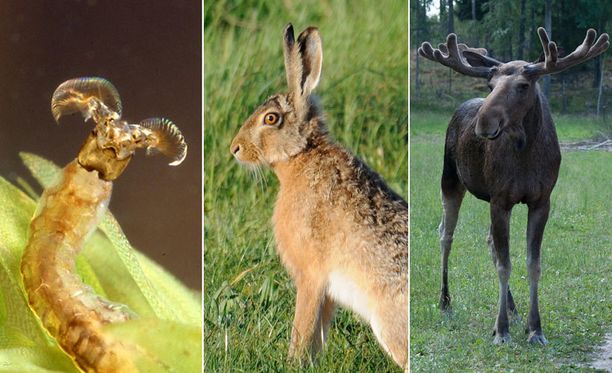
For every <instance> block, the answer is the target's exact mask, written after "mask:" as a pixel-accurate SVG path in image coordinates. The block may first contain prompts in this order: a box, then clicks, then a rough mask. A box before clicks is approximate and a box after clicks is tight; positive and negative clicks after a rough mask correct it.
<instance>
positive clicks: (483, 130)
mask: <svg viewBox="0 0 612 373" xmlns="http://www.w3.org/2000/svg"><path fill="white" fill-rule="evenodd" d="M503 124H504V116H503V114H502V113H500V112H497V111H496V110H491V111H485V112H483V113H480V114H479V115H478V118H477V120H476V128H474V132H475V133H476V135H478V136H481V137H485V138H487V139H489V140H493V139H495V138H496V137H497V136H499V134H500V133H501V130H502V127H503Z"/></svg>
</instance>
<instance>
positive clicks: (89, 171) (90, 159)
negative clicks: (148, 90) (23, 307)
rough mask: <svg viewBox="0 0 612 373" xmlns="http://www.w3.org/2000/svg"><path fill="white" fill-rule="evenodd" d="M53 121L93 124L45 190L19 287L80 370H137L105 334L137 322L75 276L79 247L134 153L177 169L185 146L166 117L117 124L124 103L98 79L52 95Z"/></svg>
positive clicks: (124, 348) (79, 82)
mask: <svg viewBox="0 0 612 373" xmlns="http://www.w3.org/2000/svg"><path fill="white" fill-rule="evenodd" d="M51 110H52V113H53V116H54V118H55V119H56V120H59V118H60V117H61V116H63V115H67V114H71V113H75V112H80V113H81V114H82V115H83V117H84V118H85V121H87V120H88V119H93V121H94V122H95V127H94V129H93V131H92V132H91V133H90V134H89V136H88V138H87V140H86V141H85V143H84V144H83V146H82V147H81V150H80V151H79V154H78V157H77V158H76V159H75V160H73V161H72V162H70V163H69V164H68V165H67V166H66V167H65V168H64V169H63V171H62V174H61V178H60V180H58V181H57V182H56V183H55V184H54V185H52V186H50V187H48V188H47V189H45V191H44V192H43V194H42V197H41V199H40V201H39V203H38V207H37V210H36V213H35V215H34V218H33V219H32V222H31V224H30V236H29V241H28V244H27V247H26V249H25V251H24V255H23V258H22V262H21V273H22V277H23V283H24V286H25V290H26V293H27V296H28V301H29V304H30V307H31V308H32V310H33V311H34V312H35V313H36V314H37V315H38V317H39V318H40V320H41V321H42V324H43V325H44V327H45V328H46V329H47V331H48V332H49V333H50V334H51V335H52V336H53V337H55V338H56V339H57V341H58V343H59V345H60V346H61V347H62V349H63V350H64V351H66V353H68V354H69V355H70V356H71V357H72V358H73V359H74V360H75V362H76V363H77V365H78V366H79V367H80V368H81V369H83V370H85V371H95V372H116V371H121V372H130V371H137V369H136V367H135V366H134V364H133V362H132V361H131V358H130V346H125V345H123V344H122V343H121V341H118V340H115V339H113V338H112V337H111V336H109V335H107V334H105V333H104V332H103V331H102V326H104V325H105V324H109V323H116V322H123V321H126V320H129V319H130V318H132V317H134V316H135V314H134V313H133V312H131V311H130V310H129V309H128V307H127V306H124V305H121V304H116V303H112V302H110V301H108V300H105V299H103V298H102V297H100V296H98V295H97V294H95V292H94V291H93V290H92V289H91V288H90V287H89V286H87V285H86V284H84V283H83V282H82V281H81V279H80V277H79V276H78V274H77V273H76V272H75V260H76V257H77V255H78V254H79V252H80V250H81V248H82V247H83V244H84V242H85V241H86V240H87V238H88V237H89V235H90V234H91V233H92V232H93V231H94V230H95V229H96V226H97V224H98V222H99V220H100V219H101V217H102V215H103V214H104V212H105V211H106V208H107V206H108V203H109V200H110V196H111V191H112V181H113V180H115V179H116V178H117V177H118V176H119V175H120V174H121V173H122V172H123V170H124V169H125V167H126V166H127V164H128V162H129V161H130V159H131V157H132V155H133V154H134V151H135V150H136V149H137V148H145V149H146V150H147V152H150V151H151V150H158V151H160V152H161V153H163V154H165V155H167V156H169V157H170V158H171V159H172V162H171V163H170V164H171V165H178V164H180V163H181V162H182V161H183V160H184V159H185V156H186V154H187V145H186V143H185V140H184V138H183V136H182V134H181V132H180V131H179V130H178V128H177V127H176V126H175V125H174V124H173V123H172V122H171V121H170V120H168V119H159V118H153V119H147V120H144V121H142V122H141V123H139V124H129V123H128V122H126V121H123V120H121V119H120V118H121V100H120V98H119V94H118V93H117V90H116V89H115V87H113V85H112V84H111V83H110V82H108V81H106V80H104V79H101V78H79V79H71V80H68V81H66V82H64V83H62V84H61V85H60V86H59V87H58V88H57V89H56V91H55V93H54V94H53V98H52V100H51Z"/></svg>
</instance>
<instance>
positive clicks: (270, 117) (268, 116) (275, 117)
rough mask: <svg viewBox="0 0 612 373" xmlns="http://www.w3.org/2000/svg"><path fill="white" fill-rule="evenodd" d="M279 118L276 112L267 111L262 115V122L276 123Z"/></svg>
mask: <svg viewBox="0 0 612 373" xmlns="http://www.w3.org/2000/svg"><path fill="white" fill-rule="evenodd" d="M279 119H280V116H279V115H278V114H276V113H268V114H266V116H265V117H264V123H265V124H268V125H274V124H277V123H278V121H279Z"/></svg>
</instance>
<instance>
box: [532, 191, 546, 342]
mask: <svg viewBox="0 0 612 373" xmlns="http://www.w3.org/2000/svg"><path fill="white" fill-rule="evenodd" d="M528 207H529V212H528V215H527V272H528V274H529V317H528V319H527V332H528V333H529V337H528V338H527V341H528V342H529V343H536V344H542V345H545V344H547V343H548V341H547V340H546V338H545V337H544V333H542V325H541V324H540V311H539V308H538V281H539V280H540V247H541V245H542V237H543V235H544V227H545V226H546V222H547V221H548V212H549V210H550V201H549V200H546V202H544V203H542V204H539V205H534V206H532V205H530V206H528Z"/></svg>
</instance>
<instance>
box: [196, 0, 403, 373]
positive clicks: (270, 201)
mask: <svg viewBox="0 0 612 373" xmlns="http://www.w3.org/2000/svg"><path fill="white" fill-rule="evenodd" d="M204 11H205V15H204V18H205V20H204V22H205V24H204V53H205V58H204V59H205V62H204V63H205V66H204V78H205V98H204V115H205V136H204V175H205V176H204V177H205V180H204V188H205V191H204V198H205V206H204V209H205V218H204V219H205V220H204V224H205V233H204V235H205V238H204V242H205V251H204V307H205V309H204V346H205V347H204V348H205V354H204V366H205V370H206V371H230V370H231V371H277V370H283V369H295V368H297V367H295V366H290V365H287V363H286V354H287V349H288V344H289V338H290V333H291V323H292V318H293V307H294V301H295V290H294V288H293V285H292V284H291V281H290V279H289V278H288V276H287V274H286V273H285V270H284V269H283V268H282V265H281V264H280V262H279V260H278V257H277V255H276V252H275V247H274V239H273V236H272V230H271V224H270V217H271V214H272V208H273V205H274V200H275V196H276V191H277V181H276V178H275V177H274V175H273V174H272V172H270V171H264V173H263V175H260V176H263V177H257V178H255V177H252V175H249V173H248V172H247V170H246V169H244V168H241V167H239V165H238V164H236V162H234V160H233V159H232V157H231V156H230V152H229V145H230V142H231V140H232V138H233V136H234V135H235V134H236V133H237V131H238V129H239V127H240V125H241V124H242V122H243V121H244V120H245V119H246V118H247V116H248V115H249V114H250V113H251V112H252V110H253V109H254V108H256V107H257V106H258V105H259V104H260V103H261V102H263V100H264V99H265V98H266V97H268V96H270V95H272V94H274V93H277V92H279V91H285V90H286V82H285V73H284V67H283V62H282V48H281V40H282V30H283V27H284V26H285V24H286V23H288V22H292V23H293V24H294V28H295V30H296V32H299V31H301V30H302V29H304V28H305V27H307V26H309V25H316V26H318V27H319V28H320V30H321V35H322V38H323V54H324V64H323V74H322V81H321V85H320V87H319V88H318V89H317V92H318V93H319V94H320V96H321V99H322V103H323V105H324V107H325V109H326V113H327V118H328V124H329V128H330V132H331V133H332V135H333V136H334V137H335V138H336V139H338V140H339V141H340V142H341V143H343V144H344V145H345V146H347V147H348V148H349V149H351V150H352V151H353V152H354V153H356V154H357V155H358V156H359V157H361V158H362V159H363V160H364V161H365V162H366V163H368V164H369V165H370V166H371V167H372V168H374V169H375V170H378V171H379V172H381V174H382V175H383V177H384V178H385V179H386V180H387V181H388V182H389V184H390V186H391V187H392V188H393V189H395V190H396V191H398V192H399V193H400V194H401V195H403V196H404V197H405V198H407V196H408V183H407V180H408V155H407V145H406V139H407V134H408V124H407V116H408V114H407V106H408V97H407V90H408V77H407V70H408V57H407V56H408V40H407V37H408V36H407V35H408V25H407V12H408V4H407V2H389V3H387V4H385V6H379V5H378V4H377V3H375V2H370V1H367V0H356V1H348V0H344V1H343V0H334V1H314V0H311V1H301V2H292V1H285V2H271V1H270V2H260V1H254V0H253V1H215V2H212V1H209V2H205V5H204ZM310 369H311V370H314V371H334V372H335V371H361V370H370V371H377V372H384V371H393V370H396V369H397V368H395V366H394V364H393V363H392V361H391V360H390V359H388V358H387V357H386V356H385V354H384V353H383V352H382V349H381V348H380V347H379V346H378V344H377V343H376V340H375V337H374V336H373V334H372V333H371V331H370V329H369V327H368V326H367V325H365V324H364V323H362V322H359V321H358V320H357V318H356V317H355V316H354V315H352V314H351V313H350V312H348V311H340V312H338V313H337V315H336V319H335V321H334V324H333V325H332V329H331V330H330V335H329V340H328V343H327V345H326V349H325V353H324V354H323V356H321V358H320V360H319V362H318V364H317V365H316V366H312V367H310Z"/></svg>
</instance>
